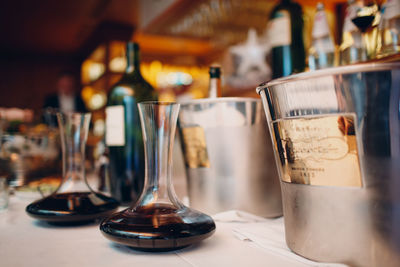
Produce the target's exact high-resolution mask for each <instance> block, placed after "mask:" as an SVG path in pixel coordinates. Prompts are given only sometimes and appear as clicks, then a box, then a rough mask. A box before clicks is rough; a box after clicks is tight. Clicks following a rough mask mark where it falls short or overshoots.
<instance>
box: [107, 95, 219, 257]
mask: <svg viewBox="0 0 400 267" xmlns="http://www.w3.org/2000/svg"><path fill="white" fill-rule="evenodd" d="M138 106H139V113H140V119H141V124H142V130H143V140H144V143H145V156H146V161H145V165H146V170H145V185H144V189H143V192H142V194H141V196H140V198H139V200H138V201H137V203H136V204H135V205H134V206H133V207H130V208H128V209H126V210H123V211H121V212H119V213H116V214H114V215H112V216H111V217H110V218H108V219H105V220H104V221H103V222H102V223H101V224H100V230H101V231H102V233H103V235H104V236H105V237H106V238H108V239H110V240H112V241H114V242H117V243H120V244H123V245H127V246H130V247H133V248H135V249H139V250H145V251H168V250H175V249H179V248H183V247H186V246H189V245H191V244H193V243H196V242H199V241H201V240H203V239H205V238H207V237H209V236H211V235H212V234H213V233H214V231H215V223H214V221H213V220H212V218H211V217H210V216H208V215H206V214H203V213H201V212H199V211H196V210H192V209H190V208H188V207H186V206H184V205H183V204H182V203H181V202H180V201H179V200H178V199H177V197H176V195H175V192H174V189H173V186H172V181H171V170H172V146H173V143H174V137H175V129H176V121H177V116H178V112H179V104H176V103H163V102H143V103H139V104H138Z"/></svg>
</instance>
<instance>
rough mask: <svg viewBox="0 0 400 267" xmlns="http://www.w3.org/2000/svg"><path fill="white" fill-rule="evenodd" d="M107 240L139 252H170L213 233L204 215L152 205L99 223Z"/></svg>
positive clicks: (206, 216) (187, 210)
mask: <svg viewBox="0 0 400 267" xmlns="http://www.w3.org/2000/svg"><path fill="white" fill-rule="evenodd" d="M100 229H101V231H102V233H103V235H104V236H106V237H107V238H108V239H110V240H112V241H114V242H117V243H120V244H123V245H127V246H130V247H133V248H135V249H138V250H143V251H170V250H176V249H180V248H184V247H187V246H189V245H191V244H193V243H197V242H199V241H201V240H203V239H205V238H207V237H209V236H211V235H212V234H213V233H214V231H215V223H214V221H213V220H212V219H211V217H209V216H208V215H205V214H203V213H201V212H197V211H195V210H192V209H189V208H186V207H184V208H180V209H178V208H176V207H175V206H173V205H171V204H162V203H156V204H152V205H148V206H144V207H137V208H133V209H132V208H128V209H126V210H124V211H122V212H120V213H117V214H114V215H113V216H111V217H110V218H108V219H107V220H104V221H103V222H102V223H101V224H100Z"/></svg>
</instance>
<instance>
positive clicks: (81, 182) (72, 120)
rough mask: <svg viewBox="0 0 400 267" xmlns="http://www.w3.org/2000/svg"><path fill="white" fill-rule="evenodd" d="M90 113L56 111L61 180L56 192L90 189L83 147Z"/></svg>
mask: <svg viewBox="0 0 400 267" xmlns="http://www.w3.org/2000/svg"><path fill="white" fill-rule="evenodd" d="M90 117H91V114H90V113H58V114H57V120H58V126H59V129H60V139H61V149H62V159H63V160H62V162H63V180H62V183H61V185H60V186H59V188H58V189H57V190H56V193H65V192H79V191H88V190H90V191H92V189H91V188H90V186H89V185H88V183H87V181H86V178H85V147H86V140H87V136H88V132H89V122H90Z"/></svg>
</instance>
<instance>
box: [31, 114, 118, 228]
mask: <svg viewBox="0 0 400 267" xmlns="http://www.w3.org/2000/svg"><path fill="white" fill-rule="evenodd" d="M90 116H91V115H90V113H58V114H57V120H58V125H59V129H60V139H61V148H62V154H63V155H62V163H63V179H62V182H61V184H60V186H59V187H58V188H57V190H56V191H55V192H54V193H52V194H51V195H50V196H47V197H45V198H42V199H40V200H38V201H35V202H33V203H31V204H30V205H28V206H27V207H26V212H27V213H28V214H29V215H30V216H32V217H34V218H36V219H39V220H43V221H47V222H52V223H79V222H87V221H92V220H95V219H98V218H103V217H106V216H107V215H110V214H111V213H112V212H114V211H115V210H116V209H117V207H118V205H119V203H118V201H116V200H114V199H113V198H110V197H108V196H105V195H103V194H100V193H97V192H94V191H93V190H92V188H91V187H90V186H89V184H88V183H87V180H86V175H85V147H86V140H87V135H88V130H89V122H90Z"/></svg>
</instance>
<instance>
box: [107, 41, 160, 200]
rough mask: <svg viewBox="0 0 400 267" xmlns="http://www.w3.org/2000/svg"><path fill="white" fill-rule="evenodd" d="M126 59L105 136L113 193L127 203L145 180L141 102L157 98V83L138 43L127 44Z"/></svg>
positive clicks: (109, 106)
mask: <svg viewBox="0 0 400 267" xmlns="http://www.w3.org/2000/svg"><path fill="white" fill-rule="evenodd" d="M126 60H127V67H126V71H125V74H124V75H123V76H122V78H121V80H120V81H118V82H117V83H116V84H115V85H114V86H113V88H112V89H111V92H110V94H109V97H108V103H107V108H106V136H105V140H106V145H107V146H108V151H109V174H110V189H111V194H112V196H113V197H114V198H116V199H117V200H118V201H120V202H121V203H123V204H128V203H131V202H133V201H136V200H137V198H138V196H139V195H140V193H141V191H142V189H143V182H144V170H145V166H144V146H143V138H142V130H141V126H140V120H139V114H138V108H137V103H139V102H142V101H146V100H156V99H157V96H156V94H155V91H154V89H153V87H152V86H151V85H150V84H149V83H147V82H146V80H145V79H144V78H143V77H142V75H141V72H140V58H139V45H138V44H137V43H131V42H129V43H128V44H127V46H126Z"/></svg>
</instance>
